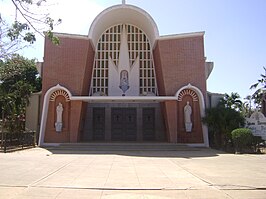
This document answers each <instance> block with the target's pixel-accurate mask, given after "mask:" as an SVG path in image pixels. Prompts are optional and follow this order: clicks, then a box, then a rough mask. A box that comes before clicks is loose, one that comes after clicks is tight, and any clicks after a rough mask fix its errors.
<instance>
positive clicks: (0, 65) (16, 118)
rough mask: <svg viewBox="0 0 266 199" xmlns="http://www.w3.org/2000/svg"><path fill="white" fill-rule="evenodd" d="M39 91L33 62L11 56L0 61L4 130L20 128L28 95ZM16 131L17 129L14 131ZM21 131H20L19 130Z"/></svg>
mask: <svg viewBox="0 0 266 199" xmlns="http://www.w3.org/2000/svg"><path fill="white" fill-rule="evenodd" d="M40 90H41V78H40V77H39V76H38V71H37V69H36V64H35V60H29V59H26V58H24V57H22V56H19V55H13V56H12V57H11V58H8V59H7V60H6V61H0V108H1V113H2V119H3V121H5V122H4V125H3V126H5V127H6V129H9V130H10V131H14V130H15V127H16V128H18V127H19V128H22V127H23V125H18V124H21V122H23V121H21V118H24V116H25V110H26V106H27V105H28V103H29V98H30V95H31V94H32V93H33V92H37V91H40ZM16 130H17V129H16ZM20 130H21V129H20Z"/></svg>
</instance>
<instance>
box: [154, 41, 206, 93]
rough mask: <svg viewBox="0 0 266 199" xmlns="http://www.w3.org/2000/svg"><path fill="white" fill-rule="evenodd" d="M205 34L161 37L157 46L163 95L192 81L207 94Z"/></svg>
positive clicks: (157, 64) (157, 62) (159, 78)
mask: <svg viewBox="0 0 266 199" xmlns="http://www.w3.org/2000/svg"><path fill="white" fill-rule="evenodd" d="M203 42H204V41H203V36H195V37H188V38H177V39H169V40H166V39H164V40H158V42H157V46H156V47H155V49H154V61H155V67H156V77H157V84H158V90H159V94H160V95H168V96H173V95H175V94H176V92H177V91H178V90H179V89H180V88H181V87H183V86H185V85H187V84H188V83H191V84H192V85H193V86H196V87H198V88H199V89H200V90H201V92H202V93H203V95H204V97H205V96H206V78H205V57H204V44H203Z"/></svg>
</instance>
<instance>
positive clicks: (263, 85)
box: [250, 67, 266, 107]
mask: <svg viewBox="0 0 266 199" xmlns="http://www.w3.org/2000/svg"><path fill="white" fill-rule="evenodd" d="M263 69H264V74H260V79H258V81H257V82H256V83H255V84H253V85H251V86H250V89H256V91H255V92H254V93H253V95H252V99H253V100H254V102H255V104H257V105H258V106H259V107H260V106H261V105H262V101H263V99H264V98H265V90H266V68H265V67H263Z"/></svg>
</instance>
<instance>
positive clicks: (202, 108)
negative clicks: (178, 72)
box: [175, 84, 209, 147]
mask: <svg viewBox="0 0 266 199" xmlns="http://www.w3.org/2000/svg"><path fill="white" fill-rule="evenodd" d="M185 89H190V90H193V91H194V92H195V93H196V94H197V95H198V98H199V106H200V116H201V118H203V117H204V116H205V100H204V96H203V94H202V92H201V90H200V89H199V88H197V87H196V86H193V85H191V84H188V85H186V86H183V87H182V88H180V89H179V90H178V91H177V92H176V94H175V97H176V99H177V100H178V97H179V94H180V93H181V92H182V91H183V90H185ZM202 132H203V140H204V145H205V146H206V147H209V137H208V128H207V126H206V125H205V124H202Z"/></svg>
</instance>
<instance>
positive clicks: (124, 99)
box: [70, 96, 177, 103]
mask: <svg viewBox="0 0 266 199" xmlns="http://www.w3.org/2000/svg"><path fill="white" fill-rule="evenodd" d="M70 100H72V101H85V102H95V101H97V102H113V101H115V102H116V103H117V102H144V101H146V102H147V101H148V102H149V101H150V102H151V101H156V102H163V101H168V100H177V98H176V97H175V96H84V97H83V96H73V97H71V98H70Z"/></svg>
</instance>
